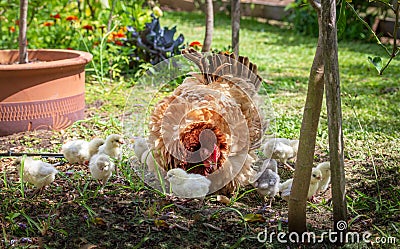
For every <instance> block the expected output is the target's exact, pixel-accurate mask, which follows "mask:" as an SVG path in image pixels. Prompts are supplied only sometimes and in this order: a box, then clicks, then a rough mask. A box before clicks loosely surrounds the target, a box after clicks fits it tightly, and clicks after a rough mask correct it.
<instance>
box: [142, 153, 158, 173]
mask: <svg viewBox="0 0 400 249" xmlns="http://www.w3.org/2000/svg"><path fill="white" fill-rule="evenodd" d="M140 162H141V163H142V164H144V165H145V166H147V170H148V171H149V172H153V173H156V165H157V163H156V161H155V159H154V157H153V155H152V151H151V150H150V149H147V150H146V151H145V152H143V154H142V156H141V157H140Z"/></svg>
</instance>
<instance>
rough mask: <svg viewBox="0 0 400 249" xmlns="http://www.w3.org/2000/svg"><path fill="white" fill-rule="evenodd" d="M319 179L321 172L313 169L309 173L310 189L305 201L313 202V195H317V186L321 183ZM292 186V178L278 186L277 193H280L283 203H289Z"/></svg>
mask: <svg viewBox="0 0 400 249" xmlns="http://www.w3.org/2000/svg"><path fill="white" fill-rule="evenodd" d="M321 178H322V173H321V171H320V170H319V169H317V168H313V169H312V172H311V179H310V187H309V188H308V193H307V199H309V200H311V201H314V195H315V194H316V193H317V190H318V184H319V182H320V181H321ZM292 184H293V178H291V179H288V180H286V181H285V182H283V183H281V184H279V192H281V197H282V199H284V200H285V201H289V197H290V192H291V189H292Z"/></svg>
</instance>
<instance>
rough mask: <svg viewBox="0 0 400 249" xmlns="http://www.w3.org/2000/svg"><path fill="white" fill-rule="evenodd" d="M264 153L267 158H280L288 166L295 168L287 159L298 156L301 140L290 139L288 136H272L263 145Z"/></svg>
mask: <svg viewBox="0 0 400 249" xmlns="http://www.w3.org/2000/svg"><path fill="white" fill-rule="evenodd" d="M263 147H264V149H263V153H264V155H265V156H266V157H267V158H273V159H276V160H279V161H280V162H281V163H283V164H284V165H285V166H286V167H288V168H289V169H291V170H294V169H293V168H292V167H291V166H290V165H289V164H288V163H287V160H288V159H291V158H294V157H296V155H297V150H298V147H299V140H289V139H286V138H272V139H270V140H268V141H267V142H266V143H265V145H264V146H263Z"/></svg>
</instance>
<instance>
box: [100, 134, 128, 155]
mask: <svg viewBox="0 0 400 249" xmlns="http://www.w3.org/2000/svg"><path fill="white" fill-rule="evenodd" d="M124 143H125V142H124V139H123V138H122V136H121V135H118V134H112V135H109V136H108V137H107V138H106V141H105V143H104V144H103V145H102V146H100V147H99V152H98V153H99V154H106V155H108V156H110V157H112V158H117V159H121V147H120V145H121V144H124Z"/></svg>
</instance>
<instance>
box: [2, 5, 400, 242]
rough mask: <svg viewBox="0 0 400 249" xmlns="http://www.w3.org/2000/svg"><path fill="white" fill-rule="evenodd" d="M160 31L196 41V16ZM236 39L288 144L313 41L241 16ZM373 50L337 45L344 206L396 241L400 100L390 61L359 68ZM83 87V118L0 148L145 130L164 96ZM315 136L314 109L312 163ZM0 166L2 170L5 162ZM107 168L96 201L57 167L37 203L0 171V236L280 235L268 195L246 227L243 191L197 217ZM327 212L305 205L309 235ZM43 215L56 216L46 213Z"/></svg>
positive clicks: (130, 175) (151, 90) (222, 22)
mask: <svg viewBox="0 0 400 249" xmlns="http://www.w3.org/2000/svg"><path fill="white" fill-rule="evenodd" d="M215 20H216V21H215V31H214V40H213V48H215V49H219V50H223V49H225V48H227V47H228V45H230V37H231V34H230V19H229V18H228V17H226V16H224V15H219V14H217V15H216V17H215ZM161 25H162V26H173V25H177V32H178V33H183V34H184V35H185V41H186V42H188V43H189V42H191V41H195V40H198V41H201V42H202V40H203V36H204V16H203V15H201V14H198V13H190V14H189V13H176V12H173V13H170V12H164V16H163V17H162V19H161ZM240 35H241V37H240V53H241V54H243V55H246V56H248V57H249V58H250V60H251V61H253V62H255V63H256V64H257V65H258V68H259V70H260V74H261V75H262V76H263V77H264V78H265V79H267V80H268V81H269V82H271V83H269V84H264V85H263V87H262V89H261V91H260V94H261V97H262V99H263V101H264V102H265V104H266V106H268V105H269V104H270V105H271V107H272V108H273V110H274V112H273V113H274V115H273V116H274V119H275V121H274V122H273V123H272V124H271V129H270V130H269V132H270V133H275V134H276V135H277V136H279V137H288V138H298V136H299V132H300V126H301V120H302V113H303V107H304V101H305V98H306V92H307V81H308V75H309V70H310V66H311V63H312V60H313V57H314V52H315V46H316V39H315V38H312V37H303V36H299V35H298V34H296V33H295V32H294V31H292V30H290V29H288V28H287V27H286V26H283V27H281V26H277V25H272V24H270V23H266V22H265V21H257V20H253V19H250V18H246V19H243V20H242V22H241V31H240ZM376 55H380V56H384V51H383V50H382V49H381V48H380V47H378V46H377V45H375V44H367V43H359V42H340V43H339V64H340V73H341V75H340V77H341V90H342V108H343V133H344V136H345V145H344V146H345V151H344V152H345V166H346V177H347V197H348V198H347V201H348V210H349V218H350V220H351V221H352V222H351V229H354V230H356V231H366V230H368V231H371V232H372V233H373V234H374V236H395V237H397V238H398V240H399V239H400V235H399V229H400V223H399V217H400V189H399V184H398V179H399V176H400V148H399V143H400V123H399V118H398V117H399V114H400V113H399V112H400V97H399V91H395V92H391V93H384V92H385V89H387V88H396V87H397V88H399V87H400V83H399V79H398V76H399V75H400V67H399V66H400V61H399V59H398V58H397V59H395V60H394V61H393V62H392V64H391V65H390V67H389V68H388V69H387V70H386V71H385V74H384V75H383V76H379V75H378V74H377V72H376V71H375V69H374V68H373V67H372V66H371V65H369V64H368V61H367V57H368V56H376ZM88 81H89V82H88V83H87V86H86V101H87V105H88V108H87V111H86V119H85V120H83V121H79V122H76V123H75V124H74V125H73V126H71V127H70V128H68V129H66V130H65V131H60V132H52V133H51V134H50V135H48V136H47V137H43V136H40V137H39V138H36V137H35V134H36V133H32V134H23V135H20V136H17V137H13V138H12V140H11V139H10V140H9V141H5V140H0V149H1V148H2V147H3V145H4V147H7V146H21V147H23V148H30V149H29V150H32V151H35V150H39V151H51V152H56V151H59V150H60V146H61V144H62V143H63V142H64V141H66V140H67V139H70V138H86V139H88V138H91V137H93V136H102V137H104V136H106V135H107V134H111V133H121V132H122V133H124V134H125V135H126V136H128V137H129V136H137V135H145V134H147V133H148V131H147V123H148V118H149V113H150V111H151V109H152V106H153V105H154V104H155V103H156V102H157V100H158V99H160V98H161V97H163V96H165V95H168V94H169V93H168V92H165V91H158V90H159V89H158V87H157V84H159V83H157V82H155V85H151V84H137V83H132V81H131V79H127V80H126V81H119V82H113V83H110V82H107V81H105V82H103V85H102V84H100V83H99V82H97V80H96V79H95V78H92V77H88ZM149 103H150V104H149ZM38 134H41V133H38ZM327 139H328V130H327V114H326V107H325V102H324V103H323V108H322V113H321V120H320V126H319V129H318V137H317V151H316V157H315V159H316V162H317V161H322V160H327V158H328V140H327ZM43 145H44V146H43ZM127 150H129V148H127ZM128 154H129V153H128ZM4 160H5V161H2V163H3V162H4V163H5V164H4V165H10V161H7V160H8V159H4ZM119 168H120V170H121V171H122V172H121V175H122V177H120V178H116V177H113V178H112V179H111V180H110V182H109V183H108V184H107V186H106V188H105V190H106V191H105V195H99V194H98V193H97V192H98V189H99V186H98V185H96V183H95V182H92V181H91V177H90V176H89V175H88V173H87V169H85V168H82V167H72V168H69V171H70V172H72V175H67V174H64V173H65V172H64V173H63V174H59V175H58V176H57V181H58V183H59V185H58V186H54V185H51V186H50V188H49V190H48V191H47V192H46V193H45V195H44V196H42V197H37V199H35V197H34V198H33V199H32V200H30V199H28V198H27V197H25V198H24V197H23V196H21V191H20V190H21V188H22V187H24V186H22V185H19V184H18V183H17V182H15V181H13V179H14V178H15V177H17V176H15V175H14V174H15V173H14V170H13V169H12V168H11V167H7V168H2V170H3V174H2V175H3V180H2V181H1V182H0V184H1V188H0V198H1V199H2V201H3V204H2V205H1V209H0V210H1V213H0V220H1V223H2V224H5V225H4V227H3V236H2V237H3V238H6V239H7V240H10V239H16V238H21V237H23V236H26V237H32V238H39V237H44V240H45V242H46V244H47V245H51V247H56V248H60V247H62V246H67V247H68V246H70V247H71V246H72V245H74V246H76V245H80V246H83V245H88V244H97V245H100V246H101V247H104V248H110V247H115V248H139V247H154V246H157V247H161V248H175V247H177V246H178V245H180V246H181V247H188V246H190V245H196V246H198V247H199V248H210V247H217V248H249V247H256V248H264V247H266V248H272V247H273V246H276V244H273V245H262V244H260V243H258V242H257V241H256V239H255V238H256V236H257V233H258V232H260V231H263V229H264V227H269V228H268V229H271V231H285V230H286V229H287V226H286V223H285V222H282V219H284V218H285V217H287V213H286V212H287V203H285V202H284V201H281V200H279V198H277V199H278V200H277V201H276V202H275V203H274V206H273V207H274V209H275V210H274V211H273V212H272V213H267V214H264V216H266V219H267V222H268V223H247V222H244V220H243V217H244V216H245V215H247V214H249V213H254V212H256V211H257V209H258V208H259V207H260V206H261V200H260V198H259V197H257V195H256V194H255V193H254V191H249V190H241V193H240V194H239V195H238V196H239V197H238V198H236V199H232V200H231V206H230V207H229V208H226V207H224V206H223V205H221V204H218V203H216V201H215V199H216V198H215V196H211V198H209V199H208V204H207V205H208V206H206V207H204V208H201V209H200V210H197V209H195V208H189V209H184V208H183V207H182V206H180V205H176V204H175V203H174V202H173V201H171V200H169V199H168V198H166V197H165V196H164V195H163V194H162V193H160V192H158V191H156V190H152V189H151V188H149V187H147V186H146V185H145V184H144V183H143V181H141V179H139V178H138V177H137V176H135V173H134V172H133V169H132V168H131V165H130V163H129V162H128V160H127V158H124V160H123V161H122V162H121V164H120V166H119ZM10 175H11V176H10ZM28 191H29V190H28ZM28 191H27V193H28ZM65 193H67V195H66V194H65ZM208 209H209V210H208ZM330 210H332V206H331V204H326V203H324V204H319V205H310V206H309V209H308V213H309V214H308V215H309V222H310V223H312V226H313V228H312V230H313V231H319V232H322V231H326V230H327V229H328V228H329V226H331V225H332V224H331V222H330V221H329V219H331V216H329V215H327V212H328V213H330ZM120 213H121V214H122V215H120ZM46 214H47V215H46ZM53 214H55V215H59V214H62V215H59V216H57V218H53V216H52V215H53ZM50 217H51V218H50ZM321 217H322V218H321ZM313 219H316V220H317V221H315V222H313ZM318 219H322V220H318ZM20 222H24V223H28V225H29V227H28V228H27V230H22V229H21V227H19V226H18V224H19V223H20ZM318 222H320V223H321V224H318ZM204 223H206V224H211V225H212V226H209V225H204ZM187 224H190V225H189V226H188V227H189V229H188V231H186V230H185V229H182V227H184V228H186V227H187ZM180 227H181V228H180ZM44 228H46V229H44ZM218 229H219V230H218ZM43 232H46V233H45V235H42V234H43ZM199 235H200V237H199ZM1 245H2V243H0V247H1ZM270 246H271V247H270ZM315 248H318V247H315ZM348 248H352V247H351V246H350V247H348Z"/></svg>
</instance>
